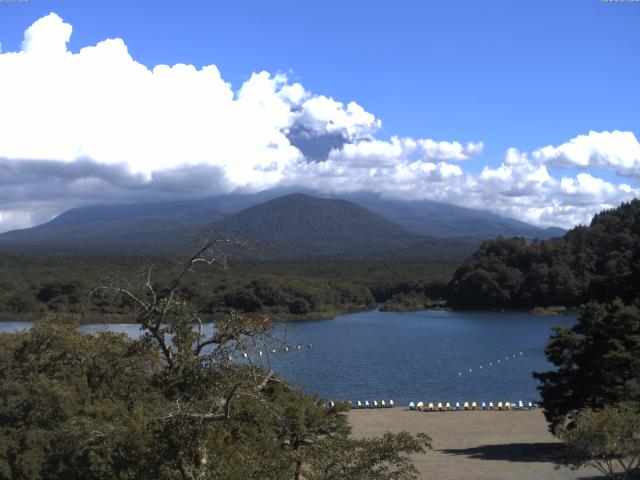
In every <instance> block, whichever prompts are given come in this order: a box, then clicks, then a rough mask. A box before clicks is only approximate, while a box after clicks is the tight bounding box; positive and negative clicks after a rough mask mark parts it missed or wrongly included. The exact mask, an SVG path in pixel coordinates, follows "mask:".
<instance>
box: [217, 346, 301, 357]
mask: <svg viewBox="0 0 640 480" xmlns="http://www.w3.org/2000/svg"><path fill="white" fill-rule="evenodd" d="M303 349H306V350H309V349H311V344H310V343H308V344H307V345H286V346H285V347H283V348H282V349H277V348H272V349H270V350H265V351H262V350H258V356H259V357H262V356H263V355H266V354H267V353H268V352H271V353H278V352H284V353H287V352H289V351H291V350H303ZM240 355H241V356H242V358H248V357H249V353H247V352H240ZM233 357H234V356H233V355H231V354H229V360H233Z"/></svg>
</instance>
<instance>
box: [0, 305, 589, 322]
mask: <svg viewBox="0 0 640 480" xmlns="http://www.w3.org/2000/svg"><path fill="white" fill-rule="evenodd" d="M534 310H535V309H507V310H496V309H488V310H482V309H452V308H449V307H446V306H442V305H440V304H438V305H433V306H430V307H426V308H416V309H398V310H393V309H388V308H385V304H384V303H380V304H375V305H374V306H372V307H366V308H348V309H345V310H330V311H318V312H311V313H309V314H306V315H294V314H272V315H273V323H288V322H319V321H323V320H331V319H332V318H335V317H338V316H342V315H350V314H354V313H362V312H373V311H380V312H384V313H411V312H426V311H434V312H439V311H440V312H441V311H448V312H481V313H509V312H517V313H520V312H521V313H531V314H534V315H536V316H569V315H576V313H577V311H576V310H575V309H573V308H568V309H566V310H565V311H564V312H562V313H559V314H558V313H548V314H544V313H539V312H534ZM266 313H267V314H269V313H268V312H266ZM226 314H227V313H223V312H220V313H216V314H207V315H203V316H202V318H203V319H205V320H207V321H210V320H211V319H215V318H219V317H222V316H223V315H226ZM260 314H261V313H257V312H252V313H248V314H247V315H260ZM47 316H50V317H59V318H66V319H73V318H77V319H78V323H79V324H80V325H92V324H131V325H133V324H136V323H138V322H137V321H136V320H135V319H132V318H131V316H130V315H125V314H102V315H101V314H95V313H90V314H78V313H76V314H74V313H55V312H33V313H31V312H30V313H7V312H0V323H5V322H36V321H38V320H39V319H41V318H43V317H47Z"/></svg>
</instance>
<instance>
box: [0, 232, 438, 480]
mask: <svg viewBox="0 0 640 480" xmlns="http://www.w3.org/2000/svg"><path fill="white" fill-rule="evenodd" d="M216 245H217V244H216V242H211V243H210V244H208V245H207V246H206V247H205V248H203V249H202V250H200V252H198V254H196V255H195V256H193V257H192V258H191V259H190V260H188V261H187V263H186V264H185V266H184V267H183V268H182V269H180V270H177V271H174V272H175V273H174V274H173V275H172V276H170V277H169V279H168V280H166V281H164V282H154V281H153V280H152V269H149V270H148V271H147V275H146V277H144V281H143V282H142V284H141V285H140V286H138V287H135V286H133V287H130V288H127V287H124V286H104V287H100V288H98V289H97V290H95V291H94V292H93V295H92V298H93V299H94V300H95V301H96V303H97V304H98V305H100V308H106V306H107V305H120V306H122V305H125V306H127V311H129V312H130V314H131V315H135V319H136V321H137V322H138V323H139V324H140V326H141V329H142V335H141V336H140V338H139V339H137V340H132V339H130V338H128V337H126V336H124V335H117V334H113V333H107V332H103V333H99V334H97V335H95V336H92V335H88V334H83V333H80V332H79V331H78V330H77V329H76V328H75V327H76V324H74V323H65V322H60V321H45V322H41V323H38V324H37V325H36V326H35V327H34V328H33V329H32V330H30V331H28V332H20V333H13V334H3V335H0V480H5V479H7V480H9V479H11V480H41V479H48V480H49V479H50V480H62V479H67V480H80V479H84V480H98V479H106V478H113V479H121V480H130V479H131V480H132V479H136V480H151V479H153V480H196V479H198V480H214V479H225V480H247V479H256V480H257V479H260V480H284V479H291V478H294V479H297V478H299V477H300V476H301V474H304V476H305V478H327V479H329V478H345V477H344V476H342V477H337V476H336V475H338V474H339V472H340V471H342V470H339V469H338V470H335V469H334V470H332V471H331V472H334V473H331V472H329V473H330V474H329V473H327V472H325V471H324V470H322V471H320V470H317V469H318V468H321V466H323V465H326V464H328V463H331V462H333V460H332V458H331V457H333V456H335V455H337V454H338V453H339V452H338V450H336V448H337V446H340V445H344V446H345V448H349V450H348V453H349V454H351V453H353V455H354V456H355V457H354V458H355V459H356V464H355V466H354V465H351V464H349V465H346V464H345V468H346V467H347V466H348V468H349V469H350V470H349V471H353V473H354V475H358V476H356V477H353V478H373V479H385V480H386V479H405V478H407V479H409V478H412V477H411V476H410V475H411V474H412V472H414V471H415V470H414V469H413V467H412V464H411V462H410V461H409V459H408V457H406V454H408V453H415V452H421V451H423V450H424V448H423V447H424V446H425V445H426V443H425V439H424V438H423V437H418V438H415V439H414V438H413V437H411V436H408V435H407V434H404V435H400V436H393V435H390V436H387V437H384V439H383V440H380V439H373V440H359V441H352V440H350V439H349V437H348V433H349V428H348V425H347V422H346V418H345V416H344V410H345V406H343V405H339V406H337V407H335V408H325V407H324V406H322V405H321V402H320V401H315V400H314V399H311V398H309V397H307V396H305V395H304V394H302V393H300V392H297V391H295V390H293V389H292V388H291V387H290V386H289V385H287V384H286V382H285V381H284V380H282V379H280V378H278V377H277V376H276V374H275V373H274V372H272V371H270V370H269V371H267V370H266V368H264V367H263V366H262V364H261V363H260V361H259V359H257V358H252V355H251V353H250V354H249V358H248V359H247V360H246V361H233V360H232V357H233V355H234V354H235V355H236V356H237V354H238V353H239V352H252V349H253V350H255V348H257V346H258V345H263V344H264V343H265V342H272V341H277V340H276V339H273V338H272V337H271V336H270V335H269V331H270V326H271V322H270V319H269V317H268V316H264V315H255V316H245V315H241V314H238V313H235V312H234V313H231V314H229V315H225V316H222V317H215V318H212V319H210V320H208V321H206V320H204V319H203V318H202V317H201V316H200V314H199V309H200V307H201V302H200V303H199V302H198V298H197V295H194V292H193V291H192V290H191V289H189V288H186V287H187V286H188V285H192V284H191V283H188V281H187V278H190V277H191V276H193V275H197V274H200V273H202V271H201V270H202V269H199V268H198V266H200V265H209V264H211V263H212V262H213V261H215V260H216V258H215V256H212V255H213V253H212V252H213V251H214V250H215V246H216ZM258 286H259V285H258ZM264 287H265V288H266V287H267V286H264ZM65 289H67V290H68V291H70V292H71V291H73V288H68V287H67V286H64V285H63V286H59V285H54V286H51V287H50V288H47V289H45V290H44V291H45V294H43V298H47V299H49V300H51V299H53V298H56V297H57V296H58V294H59V293H60V292H63V291H65ZM265 346H266V345H265ZM265 346H263V347H262V348H265ZM323 442H326V443H323ZM321 444H322V445H325V446H326V448H324V447H319V445H321ZM335 472H338V473H335ZM398 475H401V476H398Z"/></svg>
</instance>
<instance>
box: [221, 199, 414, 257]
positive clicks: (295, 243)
mask: <svg viewBox="0 0 640 480" xmlns="http://www.w3.org/2000/svg"><path fill="white" fill-rule="evenodd" d="M213 229H214V231H215V232H218V233H219V234H222V235H223V236H233V237H236V238H245V239H249V240H250V241H253V242H254V243H256V244H258V245H259V246H260V251H261V254H264V255H267V256H277V257H296V258H299V257H305V258H308V257H318V256H335V255H337V256H341V255H356V256H357V255H361V254H364V253H371V252H385V254H386V255H394V254H395V253H394V252H405V251H406V249H407V248H411V247H414V246H416V245H417V244H419V243H421V242H424V241H425V240H424V239H422V238H420V237H419V236H418V235H416V234H414V233H411V232H409V231H407V230H405V229H403V228H401V227H399V226H398V225H396V224H394V223H393V222H390V221H389V220H387V219H385V218H383V217H381V216H380V215H377V214H375V213H373V212H371V211H369V210H367V209H365V208H362V207H360V206H359V205H356V204H354V203H351V202H347V201H344V200H334V199H322V198H316V197H311V196H309V195H304V194H290V195H286V196H283V197H278V198H276V199H274V200H270V201H267V202H264V203H261V204H259V205H255V206H253V207H249V208H247V209H245V210H242V211H241V212H238V213H236V214H233V215H230V216H228V217H226V218H224V219H222V220H220V221H218V222H216V223H215V224H214V225H213Z"/></svg>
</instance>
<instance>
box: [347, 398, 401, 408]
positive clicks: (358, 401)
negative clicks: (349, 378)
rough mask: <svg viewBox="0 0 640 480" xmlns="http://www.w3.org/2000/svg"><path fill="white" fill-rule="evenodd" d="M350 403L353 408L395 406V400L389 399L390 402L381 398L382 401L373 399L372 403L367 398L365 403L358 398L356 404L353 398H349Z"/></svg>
mask: <svg viewBox="0 0 640 480" xmlns="http://www.w3.org/2000/svg"><path fill="white" fill-rule="evenodd" d="M349 405H350V406H351V408H393V407H395V404H394V403H393V400H389V402H388V403H387V402H386V401H384V400H380V403H378V401H377V400H373V402H371V403H369V400H365V401H364V403H362V402H361V401H360V400H357V401H356V403H355V404H354V403H352V402H351V400H349Z"/></svg>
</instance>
